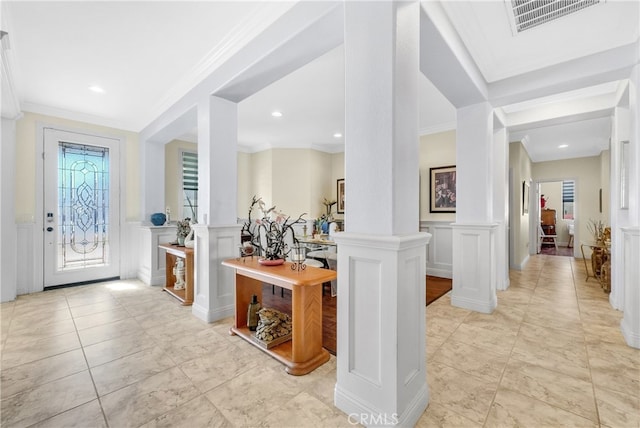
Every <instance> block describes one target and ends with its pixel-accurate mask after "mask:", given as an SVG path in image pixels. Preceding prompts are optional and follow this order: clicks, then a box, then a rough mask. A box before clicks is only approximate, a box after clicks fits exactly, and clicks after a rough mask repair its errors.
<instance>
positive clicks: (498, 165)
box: [492, 121, 509, 290]
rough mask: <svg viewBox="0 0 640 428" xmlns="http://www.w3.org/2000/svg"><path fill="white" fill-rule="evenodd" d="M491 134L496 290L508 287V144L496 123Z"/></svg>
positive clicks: (505, 136) (504, 129) (504, 132)
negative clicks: (495, 225) (495, 226)
mask: <svg viewBox="0 0 640 428" xmlns="http://www.w3.org/2000/svg"><path fill="white" fill-rule="evenodd" d="M496 122H497V121H496ZM496 125H497V126H498V127H497V129H495V130H494V132H493V154H492V159H493V171H492V174H493V185H492V188H493V210H492V211H493V221H494V222H495V223H496V224H497V225H498V227H497V228H496V289H497V290H506V289H507V288H508V287H509V253H508V248H509V246H508V243H507V241H508V239H509V234H508V232H507V222H508V218H509V217H508V213H509V196H508V194H507V192H508V189H509V150H508V149H507V146H508V144H509V141H508V137H507V129H506V128H504V127H503V126H502V124H499V123H496Z"/></svg>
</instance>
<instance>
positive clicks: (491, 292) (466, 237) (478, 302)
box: [451, 223, 498, 314]
mask: <svg viewBox="0 0 640 428" xmlns="http://www.w3.org/2000/svg"><path fill="white" fill-rule="evenodd" d="M451 226H452V227H453V289H452V291H451V304H452V305H453V306H457V307H459V308H464V309H469V310H472V311H476V312H482V313H485V314H490V313H492V312H493V311H494V310H495V308H496V306H497V305H498V297H497V294H496V284H497V282H498V281H497V272H496V265H497V263H496V244H495V235H496V230H497V227H498V225H497V224H495V223H488V224H464V223H453V224H452V225H451Z"/></svg>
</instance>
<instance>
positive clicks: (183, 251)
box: [158, 244, 193, 306]
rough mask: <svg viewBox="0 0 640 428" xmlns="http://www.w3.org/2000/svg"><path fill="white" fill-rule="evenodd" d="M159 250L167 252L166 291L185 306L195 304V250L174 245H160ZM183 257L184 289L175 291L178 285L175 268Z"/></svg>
mask: <svg viewBox="0 0 640 428" xmlns="http://www.w3.org/2000/svg"><path fill="white" fill-rule="evenodd" d="M158 247H159V248H162V249H163V250H165V251H166V253H167V255H166V270H167V274H166V278H167V279H166V282H165V287H164V289H163V290H164V291H166V292H167V293H169V294H171V295H172V296H173V297H175V298H176V299H178V300H180V301H181V302H182V304H183V305H184V306H189V305H192V304H193V248H186V247H179V246H177V245H174V244H160V245H158ZM178 257H181V258H183V259H184V282H185V285H184V289H182V290H175V289H174V288H173V286H174V284H175V283H176V277H175V276H174V275H173V266H174V265H175V264H176V259H177V258H178Z"/></svg>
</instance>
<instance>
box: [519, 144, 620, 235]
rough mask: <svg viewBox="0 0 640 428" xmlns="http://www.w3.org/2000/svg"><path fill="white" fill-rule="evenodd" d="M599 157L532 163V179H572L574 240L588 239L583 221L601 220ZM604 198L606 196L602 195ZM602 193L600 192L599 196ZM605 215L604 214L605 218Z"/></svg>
mask: <svg viewBox="0 0 640 428" xmlns="http://www.w3.org/2000/svg"><path fill="white" fill-rule="evenodd" d="M600 167H601V159H600V156H593V157H586V158H576V159H567V160H560V161H551V162H537V163H534V164H533V166H532V177H533V180H534V181H551V180H575V182H576V203H575V212H574V215H575V228H576V236H575V240H576V242H580V240H582V241H584V240H588V239H589V237H590V233H589V231H588V229H587V224H588V223H589V220H590V219H593V220H603V219H604V218H605V217H606V216H605V215H603V214H604V213H603V214H601V213H600V206H599V205H600V204H599V190H600V187H601V183H600V177H601V175H600V174H601V171H600ZM606 197H607V198H608V195H606ZM604 198H605V195H603V199H604ZM607 218H608V217H607Z"/></svg>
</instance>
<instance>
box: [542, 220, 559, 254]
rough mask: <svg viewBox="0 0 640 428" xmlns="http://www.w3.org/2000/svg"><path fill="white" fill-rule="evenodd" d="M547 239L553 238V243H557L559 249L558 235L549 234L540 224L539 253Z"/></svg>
mask: <svg viewBox="0 0 640 428" xmlns="http://www.w3.org/2000/svg"><path fill="white" fill-rule="evenodd" d="M545 239H551V240H553V245H555V247H556V250H557V249H558V241H557V239H558V235H547V234H545V233H544V230H542V226H540V225H538V253H539V252H540V251H542V243H543V242H544V240H545Z"/></svg>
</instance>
